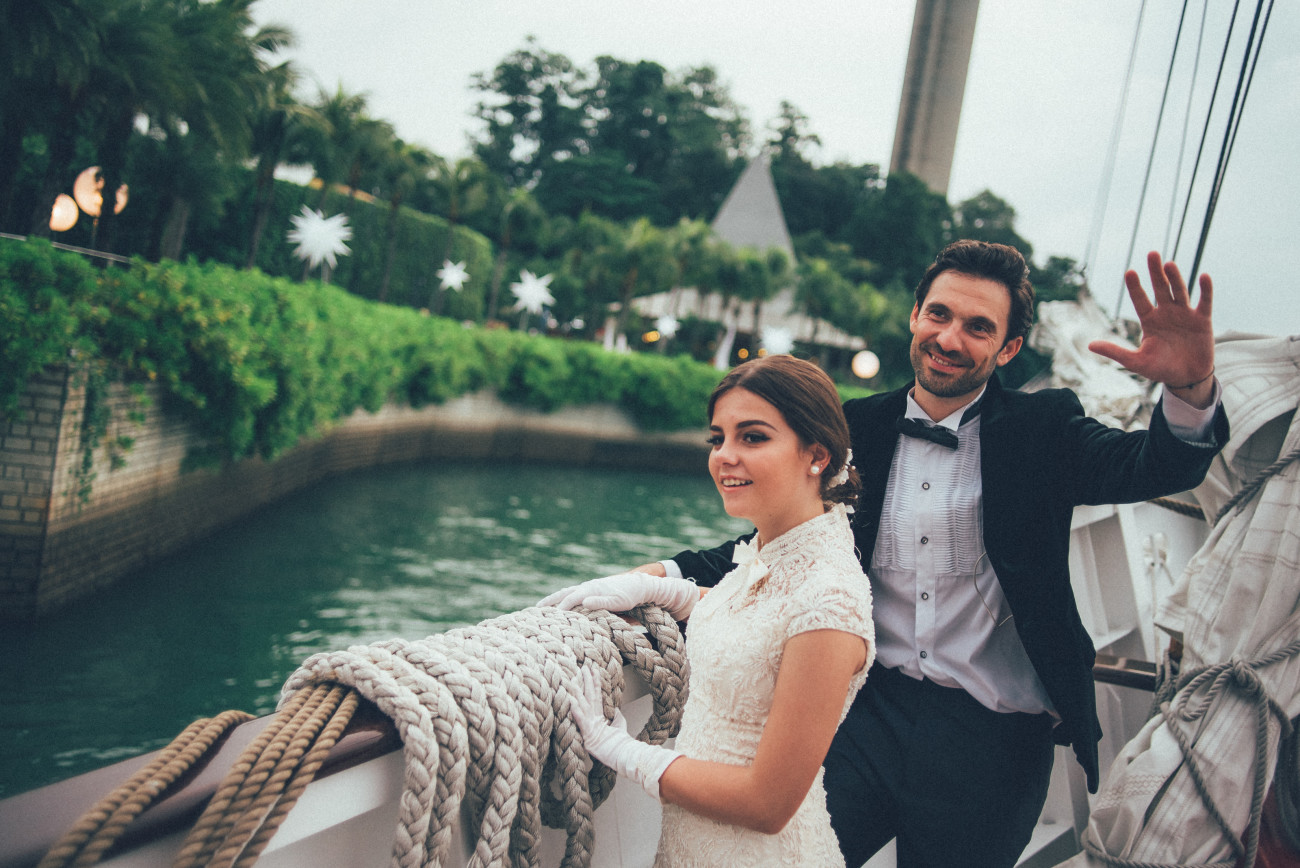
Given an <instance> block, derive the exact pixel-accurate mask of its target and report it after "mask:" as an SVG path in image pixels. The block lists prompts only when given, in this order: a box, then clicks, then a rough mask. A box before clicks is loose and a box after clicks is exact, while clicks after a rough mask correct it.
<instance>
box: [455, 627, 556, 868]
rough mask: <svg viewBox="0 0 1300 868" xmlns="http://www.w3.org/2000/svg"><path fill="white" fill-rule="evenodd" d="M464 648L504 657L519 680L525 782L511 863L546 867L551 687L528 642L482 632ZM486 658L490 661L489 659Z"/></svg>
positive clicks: (522, 781)
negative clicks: (544, 796) (544, 774)
mask: <svg viewBox="0 0 1300 868" xmlns="http://www.w3.org/2000/svg"><path fill="white" fill-rule="evenodd" d="M463 642H464V644H463V647H464V648H465V649H466V650H468V651H470V652H471V653H473V652H474V651H475V649H476V648H478V647H482V648H491V649H492V650H493V651H494V652H497V653H500V654H501V655H502V656H503V657H504V658H505V660H506V661H508V663H507V665H508V666H509V667H510V670H511V671H512V672H513V673H514V674H515V675H516V676H517V677H518V679H519V680H518V687H519V688H522V689H518V690H517V691H516V690H512V692H511V696H512V698H513V699H514V700H515V702H516V705H517V707H518V709H519V712H520V729H521V730H522V732H523V735H524V754H523V757H522V763H521V776H520V782H519V808H518V812H517V813H516V815H515V822H514V825H513V826H512V829H511V839H510V846H511V851H510V855H511V862H512V864H514V865H517V866H528V868H538V866H540V864H541V843H542V817H541V788H540V778H541V769H542V768H543V767H544V766H545V763H546V761H547V759H548V758H549V756H550V737H551V731H552V730H553V728H554V720H553V719H552V716H551V699H550V693H551V686H550V684H549V683H547V682H546V680H545V679H544V678H543V677H542V673H541V671H540V669H539V667H537V666H536V665H534V664H535V662H536V661H535V658H534V657H533V655H532V653H531V652H530V650H529V649H528V648H527V647H526V644H525V641H524V640H523V638H522V637H520V636H518V635H516V634H515V633H512V632H509V631H505V630H499V629H492V628H488V627H485V628H481V629H479V630H476V631H474V632H473V633H469V634H465V635H464V639H463ZM485 659H486V656H485Z"/></svg>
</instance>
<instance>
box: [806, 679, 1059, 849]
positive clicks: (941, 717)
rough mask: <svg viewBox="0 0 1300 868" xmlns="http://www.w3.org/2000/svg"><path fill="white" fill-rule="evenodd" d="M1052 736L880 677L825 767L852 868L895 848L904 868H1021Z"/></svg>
mask: <svg viewBox="0 0 1300 868" xmlns="http://www.w3.org/2000/svg"><path fill="white" fill-rule="evenodd" d="M1051 728H1052V721H1051V718H1050V717H1049V716H1048V715H1046V714H1040V715H1030V714H1001V713H998V712H995V711H990V710H989V709H987V708H985V707H984V706H982V705H980V704H979V703H978V702H976V701H975V700H974V699H973V698H971V696H970V694H968V693H966V692H965V691H963V690H957V689H954V688H950V687H940V686H939V685H937V684H935V683H933V682H931V681H917V680H916V679H914V678H909V677H908V676H906V675H903V674H902V673H900V672H899V671H898V670H896V669H883V668H881V667H880V666H873V667H872V669H871V672H870V673H869V674H868V676H867V681H866V684H865V685H863V687H862V690H861V691H860V692H859V693H858V696H857V698H856V699H855V700H854V703H853V707H852V709H851V710H850V711H849V714H848V716H847V717H846V718H845V720H844V723H843V724H841V725H840V728H839V730H838V731H837V732H836V734H835V739H834V741H833V742H832V743H831V749H830V752H829V753H828V754H827V756H826V762H825V768H826V775H825V781H826V801H827V807H828V808H829V810H830V814H831V824H832V826H834V828H835V834H836V835H837V836H838V837H839V841H840V849H841V850H842V851H844V859H845V862H846V864H847V865H848V868H859V866H861V865H862V864H863V863H864V862H866V861H867V860H868V859H869V858H871V856H872V854H874V853H875V852H876V851H877V850H879V849H880V848H881V847H883V846H885V845H886V844H887V843H889V841H890V839H891V838H897V839H898V866H899V868H960V866H970V868H999V866H1007V868H1011V866H1014V865H1015V863H1016V859H1018V858H1019V856H1020V854H1021V853H1022V852H1023V851H1024V848H1025V846H1026V845H1027V844H1028V843H1029V838H1030V835H1031V834H1032V833H1033V831H1034V825H1035V824H1036V823H1037V821H1038V816H1039V814H1041V813H1042V810H1043V802H1044V801H1045V800H1046V798H1047V785H1048V781H1049V779H1050V777H1051V773H1052V755H1053V743H1052V732H1051Z"/></svg>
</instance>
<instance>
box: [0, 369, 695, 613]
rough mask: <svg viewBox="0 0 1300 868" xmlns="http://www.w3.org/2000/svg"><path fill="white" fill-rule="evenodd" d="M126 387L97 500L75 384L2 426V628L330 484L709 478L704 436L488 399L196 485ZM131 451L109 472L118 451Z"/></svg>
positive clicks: (592, 411) (587, 410)
mask: <svg viewBox="0 0 1300 868" xmlns="http://www.w3.org/2000/svg"><path fill="white" fill-rule="evenodd" d="M155 398H156V392H154V390H150V389H146V391H145V395H144V399H143V400H141V398H140V397H139V396H137V395H136V394H134V393H133V392H131V391H130V390H129V389H127V388H125V387H122V386H120V385H114V386H112V387H111V388H110V390H109V395H108V400H109V403H110V406H111V408H112V415H111V419H112V421H111V422H110V424H109V431H108V432H107V435H106V436H105V437H104V438H103V439H104V444H101V445H100V447H99V448H98V449H96V450H95V453H94V458H95V460H94V467H93V472H94V478H93V480H92V482H91V493H90V496H89V498H88V499H87V498H83V497H81V496H79V494H78V478H77V472H78V468H80V466H81V463H82V458H83V453H84V450H83V447H82V442H81V418H82V414H83V412H84V410H85V401H86V396H85V388H84V384H83V383H82V382H81V378H80V377H79V376H78V375H77V374H75V373H73V372H68V371H50V372H46V373H45V374H44V375H42V376H40V377H37V378H36V379H34V380H33V381H32V382H31V384H30V385H29V387H28V389H27V391H26V394H24V396H23V398H22V403H21V405H20V408H19V412H18V413H16V414H14V416H13V417H12V418H6V417H3V416H0V618H26V617H31V616H34V615H38V614H40V613H42V612H46V611H50V610H52V609H54V608H57V607H58V606H59V605H60V604H62V603H64V602H67V601H69V600H72V599H74V598H76V597H80V596H84V595H86V594H89V593H91V592H93V591H94V590H96V589H97V588H101V587H104V586H105V585H108V584H111V583H112V582H114V581H116V580H117V579H119V578H121V577H122V576H124V575H127V574H129V573H130V572H132V571H133V570H137V569H140V568H141V567H143V566H145V565H147V564H148V563H150V562H152V561H153V560H156V559H158V558H160V557H162V556H164V555H167V554H169V553H171V552H174V551H177V550H178V549H180V548H182V547H184V546H185V545H187V544H189V543H192V542H194V541H195V540H197V539H200V538H202V537H204V536H206V535H208V534H210V533H212V532H213V531H215V530H217V529H218V528H220V527H222V526H223V525H225V524H227V523H229V522H231V521H233V520H234V519H237V518H239V517H241V516H243V515H246V514H247V513H249V512H252V511H253V510H256V509H257V508H258V507H261V506H263V505H265V504H268V503H270V502H272V501H274V500H276V499H278V498H281V497H283V496H285V495H287V494H289V493H291V492H293V491H295V490H297V489H299V488H302V487H304V486H306V485H310V484H312V483H314V482H317V481H319V480H321V479H323V478H325V477H327V476H330V475H332V474H336V473H342V472H346V471H351V470H357V469H361V468H365V467H372V466H377V465H381V464H386V463H394V462H403V461H423V460H437V459H440V458H454V459H466V458H479V459H489V458H497V459H502V460H513V461H537V462H546V463H551V464H564V465H572V466H589V467H642V468H644V467H651V468H656V469H661V470H664V471H667V472H693V473H699V472H703V469H704V462H705V458H704V446H703V442H704V437H703V436H702V434H701V433H700V432H697V431H693V432H684V433H678V434H668V435H664V434H656V435H650V434H646V433H643V432H641V431H640V430H639V429H637V428H636V426H635V425H633V424H632V423H631V422H630V421H629V420H628V418H627V417H626V416H625V415H624V414H623V413H622V412H621V411H619V410H617V409H616V408H614V407H608V406H594V407H582V408H573V409H567V410H561V411H559V412H556V413H549V414H545V413H540V412H536V411H529V410H520V409H516V408H512V407H508V406H506V405H505V404H503V403H501V402H500V401H498V400H497V399H496V398H495V397H494V396H492V395H488V394H478V395H469V396H466V397H464V398H460V399H457V400H455V401H452V402H448V403H447V404H444V405H440V406H436V407H426V408H423V409H420V410H414V409H411V408H409V407H398V406H389V407H385V408H384V409H382V410H381V411H380V412H378V413H374V414H371V413H364V412H358V413H356V414H354V415H353V416H352V417H350V418H349V419H347V420H345V421H344V422H343V423H341V424H340V425H338V426H337V427H335V428H333V429H332V430H331V431H329V432H327V433H325V434H324V435H322V436H320V437H318V438H316V439H313V440H310V441H308V442H304V443H302V444H299V445H298V446H297V447H295V448H294V449H292V450H289V451H288V452H287V453H285V454H284V455H282V456H280V457H279V458H277V459H276V460H274V461H265V460H262V459H256V458H254V459H245V460H241V461H237V462H233V463H230V464H228V465H226V466H223V467H218V468H203V469H198V470H190V471H186V470H185V468H184V463H185V459H186V456H187V455H188V454H190V453H191V452H192V451H193V450H194V449H195V448H197V447H201V446H202V445H203V444H202V441H201V440H200V439H199V438H198V436H197V434H196V433H195V432H194V431H193V430H192V429H190V428H189V427H188V426H187V425H185V424H184V423H182V422H180V421H178V420H176V419H174V418H171V417H169V416H167V415H166V414H164V413H162V412H161V411H160V410H159V405H158V402H157V401H156V400H155ZM119 436H127V437H131V438H133V440H134V443H133V445H132V446H131V448H130V449H128V450H126V451H123V452H120V453H119V459H120V461H119V463H117V464H115V463H114V462H113V460H112V454H111V450H110V447H109V446H108V445H106V444H110V443H112V442H114V441H115V440H116V438H118V437H119Z"/></svg>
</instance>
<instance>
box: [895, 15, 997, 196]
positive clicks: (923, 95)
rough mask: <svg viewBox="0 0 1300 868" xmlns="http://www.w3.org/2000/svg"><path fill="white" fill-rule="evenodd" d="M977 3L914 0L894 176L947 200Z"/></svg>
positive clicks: (896, 142)
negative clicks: (908, 177)
mask: <svg viewBox="0 0 1300 868" xmlns="http://www.w3.org/2000/svg"><path fill="white" fill-rule="evenodd" d="M979 6H980V4H979V0H916V13H915V15H914V17H913V19H912V43H911V46H910V47H909V48H908V51H907V70H906V72H905V73H904V75H903V96H902V99H901V101H900V102H899V106H898V126H897V127H896V128H895V129H894V152H893V154H892V155H891V156H890V159H889V171H890V172H898V171H902V172H911V173H912V174H913V175H916V176H917V177H918V178H920V179H921V180H922V181H925V183H926V184H927V185H928V186H929V187H930V189H931V190H934V191H935V192H936V193H941V194H943V195H945V196H946V195H948V178H949V176H950V175H951V174H952V155H953V150H954V148H955V147H956V144H957V122H958V121H959V120H960V119H961V101H962V95H963V92H964V91H965V89H966V67H967V66H968V65H969V64H970V48H971V42H972V41H973V40H974V38H975V15H976V13H977V12H979Z"/></svg>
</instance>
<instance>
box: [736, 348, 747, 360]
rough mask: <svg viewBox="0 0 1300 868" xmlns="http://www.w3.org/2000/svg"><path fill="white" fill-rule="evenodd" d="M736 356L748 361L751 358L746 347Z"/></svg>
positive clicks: (737, 351) (737, 352)
mask: <svg viewBox="0 0 1300 868" xmlns="http://www.w3.org/2000/svg"><path fill="white" fill-rule="evenodd" d="M736 355H737V356H740V358H742V359H747V358H749V350H747V349H745V348H744V347H741V348H740V349H738V350H736Z"/></svg>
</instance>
